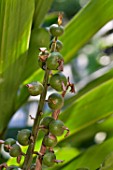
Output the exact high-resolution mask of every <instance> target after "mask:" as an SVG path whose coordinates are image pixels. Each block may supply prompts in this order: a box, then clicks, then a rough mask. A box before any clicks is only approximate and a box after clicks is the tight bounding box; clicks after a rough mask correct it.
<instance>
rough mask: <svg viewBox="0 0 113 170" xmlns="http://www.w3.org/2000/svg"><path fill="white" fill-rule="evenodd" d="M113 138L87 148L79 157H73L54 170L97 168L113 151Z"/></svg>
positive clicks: (92, 169)
mask: <svg viewBox="0 0 113 170" xmlns="http://www.w3.org/2000/svg"><path fill="white" fill-rule="evenodd" d="M112 143H113V138H111V139H109V140H107V141H106V142H104V143H102V144H99V145H95V146H93V147H91V148H89V149H87V150H86V151H85V152H83V154H81V155H80V156H78V157H73V159H72V160H71V161H69V162H67V163H66V164H64V165H63V166H60V167H58V168H57V167H56V168H54V170H58V169H62V170H69V169H73V167H74V169H75V170H76V169H77V168H82V167H84V168H85V167H86V168H89V169H90V170H96V169H97V168H99V167H100V165H101V163H102V162H103V160H104V159H105V157H106V156H107V155H108V154H109V153H111V152H112V150H113V145H112ZM106 170H107V169H106Z"/></svg>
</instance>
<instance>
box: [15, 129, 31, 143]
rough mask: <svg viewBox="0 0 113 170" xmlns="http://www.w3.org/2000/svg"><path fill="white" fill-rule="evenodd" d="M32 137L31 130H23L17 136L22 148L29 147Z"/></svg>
mask: <svg viewBox="0 0 113 170" xmlns="http://www.w3.org/2000/svg"><path fill="white" fill-rule="evenodd" d="M30 136H31V130H29V129H22V130H21V131H19V132H18V134H17V140H18V142H19V143H20V144H21V145H22V146H27V145H28V144H29V140H30Z"/></svg>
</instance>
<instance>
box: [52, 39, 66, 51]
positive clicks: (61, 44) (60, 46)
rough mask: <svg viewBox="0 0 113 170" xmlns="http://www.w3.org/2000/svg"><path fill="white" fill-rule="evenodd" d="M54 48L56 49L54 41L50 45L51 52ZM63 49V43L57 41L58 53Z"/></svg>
mask: <svg viewBox="0 0 113 170" xmlns="http://www.w3.org/2000/svg"><path fill="white" fill-rule="evenodd" d="M53 47H54V40H52V41H51V43H50V48H51V50H52V49H53ZM62 48H63V43H62V42H61V41H60V40H57V41H56V51H58V52H59V51H61V50H62Z"/></svg>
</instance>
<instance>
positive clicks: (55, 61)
mask: <svg viewBox="0 0 113 170" xmlns="http://www.w3.org/2000/svg"><path fill="white" fill-rule="evenodd" d="M59 61H64V59H63V57H62V55H61V54H60V53H59V52H52V53H50V55H49V57H48V58H47V68H48V69H49V70H58V67H59V66H60V64H59Z"/></svg>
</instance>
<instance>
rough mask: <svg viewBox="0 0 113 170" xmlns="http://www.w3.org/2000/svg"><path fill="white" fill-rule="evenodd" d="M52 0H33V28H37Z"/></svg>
mask: <svg viewBox="0 0 113 170" xmlns="http://www.w3.org/2000/svg"><path fill="white" fill-rule="evenodd" d="M52 2H53V0H49V1H47V0H43V1H42V0H35V12H34V19H33V28H38V27H39V26H40V25H41V24H42V22H43V20H44V17H45V15H46V14H47V12H48V10H49V8H50V6H51V4H52Z"/></svg>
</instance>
